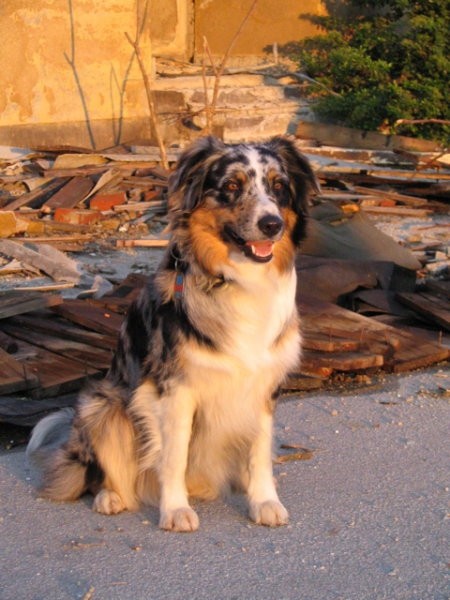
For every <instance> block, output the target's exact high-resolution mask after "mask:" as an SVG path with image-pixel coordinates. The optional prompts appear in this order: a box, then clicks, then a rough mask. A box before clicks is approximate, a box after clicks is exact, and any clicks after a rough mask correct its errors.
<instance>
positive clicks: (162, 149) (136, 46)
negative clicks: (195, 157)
mask: <svg viewBox="0 0 450 600" xmlns="http://www.w3.org/2000/svg"><path fill="white" fill-rule="evenodd" d="M125 37H126V38H127V40H128V41H129V43H130V44H131V46H132V47H133V48H134V51H135V53H136V58H137V61H138V65H139V69H140V71H141V75H142V80H143V82H144V88H145V93H146V96H147V103H148V109H149V112H150V124H151V126H152V130H153V132H154V134H155V137H156V143H157V144H158V148H159V151H160V153H161V164H162V166H163V167H164V168H165V169H168V168H169V162H168V160H167V153H166V148H165V146H164V142H163V139H162V137H161V133H160V131H159V126H158V120H157V118H156V110H155V103H154V102H153V92H152V89H151V86H150V80H149V78H148V75H147V72H146V70H145V65H144V60H143V58H142V53H141V48H140V46H139V35H138V36H137V37H136V39H135V40H132V39H131V37H130V36H129V35H128V33H125Z"/></svg>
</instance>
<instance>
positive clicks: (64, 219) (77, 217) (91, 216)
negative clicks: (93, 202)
mask: <svg viewBox="0 0 450 600" xmlns="http://www.w3.org/2000/svg"><path fill="white" fill-rule="evenodd" d="M53 219H54V220H55V221H57V222H59V223H70V224H71V225H91V224H93V223H97V222H98V221H99V220H100V219H101V212H100V211H98V210H86V209H77V208H57V209H56V210H55V214H54V217H53Z"/></svg>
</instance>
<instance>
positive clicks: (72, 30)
mask: <svg viewBox="0 0 450 600" xmlns="http://www.w3.org/2000/svg"><path fill="white" fill-rule="evenodd" d="M68 3H69V18H70V56H69V55H68V54H67V52H64V58H65V59H66V61H67V62H68V63H69V66H70V68H71V69H72V73H73V78H74V79H75V84H76V86H77V88H78V94H79V96H80V100H81V105H82V107H83V112H84V118H85V121H86V128H87V131H88V135H89V141H90V142H91V146H92V148H93V150H95V149H96V145H95V138H94V132H93V131H92V126H91V118H90V116H89V110H88V105H87V102H86V97H85V95H84V91H83V86H82V85H81V81H80V77H79V75H78V69H77V66H76V64H75V25H74V17H73V7H72V0H68Z"/></svg>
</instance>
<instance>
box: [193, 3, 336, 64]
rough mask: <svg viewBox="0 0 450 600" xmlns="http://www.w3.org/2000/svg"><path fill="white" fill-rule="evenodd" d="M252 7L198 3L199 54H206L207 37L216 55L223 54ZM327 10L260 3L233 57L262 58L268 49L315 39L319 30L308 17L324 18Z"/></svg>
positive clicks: (315, 5) (314, 5)
mask: <svg viewBox="0 0 450 600" xmlns="http://www.w3.org/2000/svg"><path fill="white" fill-rule="evenodd" d="M251 5H252V0H227V2H221V1H219V0H196V1H195V51H196V54H197V55H201V54H202V52H203V37H204V36H205V37H206V38H207V40H208V44H209V46H210V48H211V50H212V52H213V53H214V54H223V53H224V52H225V51H226V49H227V48H228V45H229V43H230V39H231V38H232V36H233V34H234V33H235V32H236V31H237V29H238V28H239V25H240V23H241V22H242V20H243V19H244V18H245V15H246V14H247V12H248V10H249V8H250V7H251ZM324 10H325V9H324V5H323V3H322V1H321V0H281V1H280V0H258V3H257V5H256V7H255V9H254V11H253V12H252V14H251V17H250V19H249V20H248V21H247V23H246V25H245V28H244V29H243V30H242V32H241V34H240V35H239V38H238V39H237V41H236V44H235V45H234V47H233V54H234V55H238V56H240V57H246V56H254V55H263V54H264V48H265V46H267V45H272V44H274V43H277V44H284V43H286V42H292V41H295V40H299V39H301V38H303V37H306V36H308V35H314V34H315V33H317V31H318V30H317V28H316V27H315V26H314V25H312V23H311V22H310V21H309V20H308V19H306V18H305V16H306V15H307V14H313V15H316V14H324Z"/></svg>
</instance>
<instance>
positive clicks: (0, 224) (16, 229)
mask: <svg viewBox="0 0 450 600" xmlns="http://www.w3.org/2000/svg"><path fill="white" fill-rule="evenodd" d="M27 228H28V221H27V220H25V219H21V218H20V217H18V216H17V215H16V213H14V212H13V211H12V210H2V211H0V238H6V237H9V236H11V235H14V234H16V233H23V232H24V231H26V230H27Z"/></svg>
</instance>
